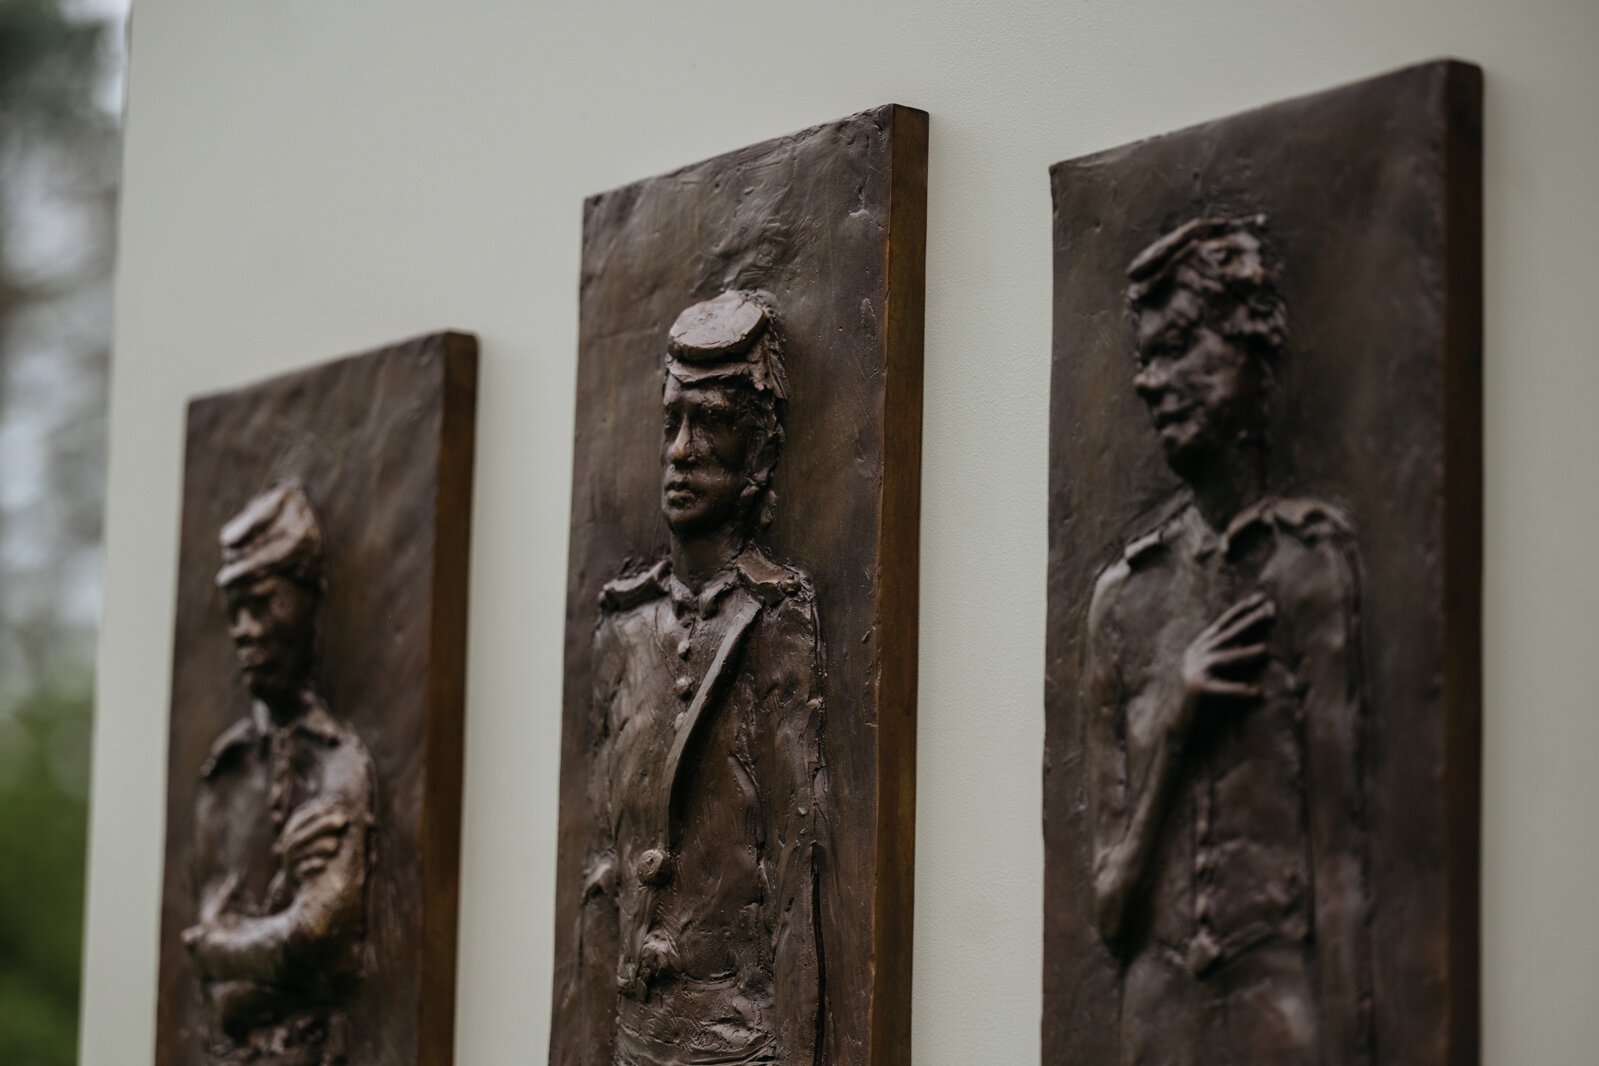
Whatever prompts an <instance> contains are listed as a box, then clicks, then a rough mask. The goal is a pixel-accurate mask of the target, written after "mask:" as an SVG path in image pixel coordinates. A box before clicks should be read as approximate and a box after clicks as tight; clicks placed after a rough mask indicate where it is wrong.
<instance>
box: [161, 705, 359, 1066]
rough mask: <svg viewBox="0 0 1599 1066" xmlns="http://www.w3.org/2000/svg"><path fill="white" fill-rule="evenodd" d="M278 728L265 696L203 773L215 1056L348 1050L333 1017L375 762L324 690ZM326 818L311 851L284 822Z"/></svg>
mask: <svg viewBox="0 0 1599 1066" xmlns="http://www.w3.org/2000/svg"><path fill="white" fill-rule="evenodd" d="M306 701H307V707H306V709H305V711H304V712H303V713H302V714H301V715H300V716H299V717H297V718H296V719H295V720H294V721H293V722H291V723H289V724H288V725H286V726H278V725H276V724H274V723H273V722H272V720H271V719H270V717H269V716H268V715H267V712H266V710H265V708H263V707H261V706H260V705H259V704H258V705H256V707H255V708H254V709H253V711H252V713H251V715H250V716H248V717H246V718H244V719H242V720H240V721H239V722H237V723H235V724H234V725H233V726H232V727H231V728H230V729H228V730H227V731H226V732H224V733H223V734H222V735H221V736H220V737H219V738H218V739H217V741H216V742H215V743H214V744H213V745H212V747H211V751H210V753H209V754H208V755H207V757H206V760H205V762H204V764H203V765H202V767H201V771H200V777H201V782H200V789H199V795H198V801H197V811H196V829H197V833H198V839H197V842H196V848H195V880H196V886H197V890H198V891H197V897H198V899H199V901H200V904H201V909H202V911H204V910H206V909H210V910H213V911H215V912H216V913H217V914H219V915H220V921H219V922H217V923H215V924H214V925H213V926H211V927H209V928H210V931H209V932H208V933H207V934H206V935H205V936H204V937H203V938H201V939H200V940H199V941H198V942H197V943H195V944H194V945H193V951H194V954H195V958H196V961H197V963H198V965H199V967H200V970H201V972H202V976H203V978H204V982H205V988H206V994H207V997H208V999H209V1000H210V1001H211V1003H212V1005H213V1006H214V1008H215V1010H216V1020H217V1025H216V1031H215V1032H214V1033H213V1040H212V1048H213V1050H212V1056H213V1061H215V1062H229V1063H232V1062H251V1063H261V1064H270V1066H278V1064H283V1066H291V1064H292V1066H300V1064H301V1063H305V1064H308V1066H321V1064H322V1063H324V1062H327V1063H332V1062H337V1061H342V1060H341V1059H340V1058H339V1055H340V1054H341V1052H340V1051H339V1049H338V1047H337V1045H338V1044H339V1043H340V1042H341V1040H342V1036H341V1034H340V1033H338V1032H337V1031H333V1030H336V1029H337V1024H338V1023H337V1020H336V1019H335V1018H334V1014H335V1012H336V1010H337V1004H338V1000H339V998H340V996H341V995H342V993H343V992H344V990H345V989H346V988H347V987H348V985H349V983H350V982H351V981H352V980H354V978H355V977H356V976H357V971H358V968H359V948H360V942H361V938H362V936H363V934H364V928H363V926H364V922H365V891H366V874H367V861H368V853H369V848H370V842H369V839H368V838H369V834H370V832H371V827H372V823H373V817H372V803H373V771H372V762H371V759H370V758H369V757H368V755H367V752H366V749H365V747H363V746H362V744H361V741H360V740H359V738H357V737H356V735H355V733H354V731H352V730H351V729H350V728H349V727H348V726H346V725H345V724H343V723H342V722H340V721H338V720H337V719H335V718H334V717H333V716H332V715H331V714H329V713H328V711H327V708H326V707H325V706H324V705H323V703H322V700H321V698H320V697H319V696H317V695H316V694H315V693H311V692H308V693H307V694H306ZM312 818H315V819H318V820H319V821H322V823H323V824H324V825H326V826H327V827H328V828H327V829H325V830H324V831H323V832H322V833H321V834H320V835H319V837H318V841H319V843H320V844H321V845H322V846H321V847H320V848H319V849H317V854H315V855H314V856H313V857H311V858H305V857H304V856H299V861H298V862H296V858H297V855H296V854H290V853H289V852H288V851H287V850H286V849H285V846H284V845H285V839H284V838H285V830H286V829H292V828H294V827H295V826H296V824H303V823H305V822H306V821H307V820H308V819H312Z"/></svg>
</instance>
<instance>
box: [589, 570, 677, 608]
mask: <svg viewBox="0 0 1599 1066" xmlns="http://www.w3.org/2000/svg"><path fill="white" fill-rule="evenodd" d="M668 569H669V564H668V561H667V560H665V559H662V560H661V561H660V562H658V563H656V564H655V565H654V566H652V567H650V568H649V569H647V570H640V571H639V572H638V573H636V574H629V575H625V576H623V577H619V578H616V579H615V580H614V581H607V582H606V583H605V586H604V587H603V588H601V589H600V609H601V610H605V611H625V610H627V609H628V608H629V607H637V606H638V605H639V604H641V603H645V602H647V601H649V600H653V599H655V598H656V597H658V596H664V595H666V575H667V571H668Z"/></svg>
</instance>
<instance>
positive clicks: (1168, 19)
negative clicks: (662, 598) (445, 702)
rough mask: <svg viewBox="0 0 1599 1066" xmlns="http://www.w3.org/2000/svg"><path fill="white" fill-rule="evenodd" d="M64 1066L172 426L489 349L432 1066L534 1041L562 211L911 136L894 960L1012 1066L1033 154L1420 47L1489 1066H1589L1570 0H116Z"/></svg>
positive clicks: (141, 695) (153, 611)
mask: <svg viewBox="0 0 1599 1066" xmlns="http://www.w3.org/2000/svg"><path fill="white" fill-rule="evenodd" d="M134 7H135V10H134V28H133V49H132V80H131V85H130V97H129V127H128V139H127V159H126V184H125V186H124V193H123V214H122V245H121V269H120V275H119V279H118V285H117V333H116V363H115V376H114V388H113V393H114V395H113V403H112V426H111V478H110V502H109V514H108V527H107V528H108V533H107V536H108V544H107V564H106V604H105V629H104V637H103V644H102V647H101V653H100V668H101V673H100V703H99V712H100V713H99V720H98V732H97V737H96V745H95V773H94V814H93V844H92V855H91V859H92V867H91V886H90V899H89V942H88V949H87V959H86V972H87V982H86V989H85V1001H84V1018H85V1028H84V1038H83V1057H82V1061H83V1062H84V1063H85V1064H86V1066H137V1064H139V1063H146V1062H149V1061H151V1049H152V1047H153V1040H154V1033H153V1030H154V1018H155V1003H154V996H155V993H154V980H155V972H156V959H155V944H156V924H157V910H158V904H157V897H158V893H159V887H160V861H161V844H162V841H161V833H162V830H161V826H162V815H161V806H162V800H163V793H164V780H163V774H164V768H165V765H166V753H165V739H164V738H165V735H166V728H167V725H166V719H167V695H168V670H169V663H170V659H171V632H172V618H171V613H172V604H173V590H174V587H175V586H174V566H175V556H176V544H177V529H176V524H177V515H178V492H179V470H180V454H179V449H180V443H181V439H182V437H181V429H182V424H183V406H182V405H183V401H184V398H185V397H186V396H188V395H189V394H191V393H194V392H197V391H201V390H208V389H214V388H218V387H223V386H228V385H233V384H235V383H239V382H242V381H244V380H247V379H250V378H254V377H257V376H260V375H262V374H264V373H267V372H271V371H275V370H279V369H282V368H287V367H290V366H295V365H298V364H302V363H305V362H309V361H312V360H315V359H318V358H321V357H324V356H331V355H334V354H337V353H342V352H346V351H351V350H355V349H360V348H365V347H368V346H370V345H373V344H375V343H378V342H381V341H385V340H389V339H393V338H398V337H402V336H405V335H408V334H411V333H415V332H419V331H423V330H430V329H435V328H439V327H443V326H456V327H462V328H468V329H472V330H475V331H477V332H478V333H479V334H480V335H481V337H482V340H483V359H484V362H483V368H482V384H483V393H482V402H481V409H480V413H479V423H478V432H479V437H478V471H477V476H478V481H477V505H476V514H475V515H474V523H475V530H474V540H473V565H472V570H473V587H472V592H471V595H472V615H471V661H470V690H469V691H470V697H469V698H470V710H469V724H468V736H467V782H468V784H467V793H466V826H465V858H464V862H465V868H464V871H463V886H462V887H463V896H462V907H463V914H462V923H461V950H460V966H461V981H460V1007H459V1036H458V1039H457V1048H458V1056H457V1057H458V1061H459V1062H460V1063H462V1064H463V1066H499V1064H502V1063H503V1064H517V1063H536V1062H542V1061H543V1057H544V1049H545V1046H546V1040H547V1036H548V1027H549V1007H548V1004H549V985H550V961H551V960H550V952H551V931H552V923H553V917H552V910H551V908H552V894H553V888H554V885H553V883H552V876H551V872H550V871H551V868H552V864H553V861H554V851H555V819H556V811H555V796H556V763H557V751H558V732H559V697H560V668H561V641H562V637H561V625H562V595H563V591H562V590H563V587H564V569H565V557H566V544H565V540H566V532H567V513H566V512H567V499H568V488H569V485H568V480H569V471H570V460H571V449H570V440H571V433H572V411H573V360H574V353H575V350H576V322H577V310H576V309H577V303H576V297H577V270H578V234H579V216H580V203H581V200H582V197H583V196H584V195H585V194H587V193H590V192H593V191H596V190H600V189H605V188H610V187H612V186H615V185H619V184H622V183H625V182H630V181H633V180H635V179H637V178H641V177H645V176H648V175H650V174H653V173H656V172H659V171H662V170H665V169H669V168H673V167H675V166H678V165H679V164H683V163H687V162H691V161H693V160H697V159H699V158H702V157H704V156H707V155H711V154H714V153H717V152H720V151H723V150H726V149H730V148H733V147H736V146H739V145H742V144H745V143H747V142H751V141H756V140H761V139H764V138H767V137H770V136H773V135H776V134H779V133H783V132H787V131H789V130H791V129H795V128H798V127H802V126H806V125H809V124H812V123H815V122H820V121H823V120H827V119H831V118H834V117H838V116H841V115H844V114H846V113H849V112H852V111H856V110H859V109H862V108H865V107H868V106H871V105H875V104H880V103H885V102H888V101H898V102H902V103H907V104H913V105H915V106H917V107H921V108H925V109H927V110H928V111H929V112H931V113H932V116H933V119H932V138H933V142H932V173H931V178H930V182H931V204H930V223H929V237H930V243H929V255H928V301H927V306H928V323H927V327H928V328H927V401H926V402H927V406H926V467H925V481H924V486H925V494H924V498H925V503H924V507H923V523H922V544H923V548H922V552H923V571H922V573H923V580H922V589H923V591H922V603H923V610H922V620H921V621H922V649H923V658H922V667H921V688H922V701H921V731H920V790H919V797H918V803H919V824H918V827H917V833H918V853H919V861H918V871H917V873H918V880H919V889H918V893H917V926H916V977H915V1012H916V1013H915V1041H916V1043H915V1048H916V1060H917V1062H918V1063H919V1064H925V1066H974V1064H976V1066H986V1064H991V1063H992V1064H1004V1066H1012V1064H1020V1066H1025V1064H1027V1063H1033V1062H1036V1061H1037V1059H1038V1037H1037V1034H1038V1020H1039V1011H1040V992H1039V969H1040V948H1039V935H1040V930H1041V927H1042V918H1041V914H1042V911H1043V908H1044V905H1045V900H1044V899H1043V879H1042V863H1043V854H1042V846H1041V843H1040V830H1039V802H1040V799H1039V796H1040V785H1039V780H1040V779H1039V774H1040V769H1039V766H1040V752H1041V746H1042V742H1043V713H1042V708H1041V701H1042V691H1043V640H1044V630H1043V627H1044V570H1045V441H1046V434H1047V414H1048V412H1047V394H1048V388H1047V386H1048V374H1049V345H1050V249H1049V241H1050V204H1049V195H1048V181H1047V176H1046V173H1045V168H1046V167H1047V166H1048V165H1049V164H1050V163H1053V162H1055V161H1056V160H1059V159H1064V158H1066V157H1069V156H1073V155H1078V154H1080V153H1084V152H1089V151H1093V150H1096V149H1100V148H1105V147H1109V146H1112V145H1115V144H1119V143H1122V142H1124V141H1127V140H1131V139H1134V138H1137V137H1142V136H1146V135H1149V134H1153V133H1157V132H1160V131H1163V130H1168V129H1172V128H1175V127H1178V126H1182V125H1186V124H1189V123H1193V122H1196V121H1200V120H1203V119H1208V118H1212V117H1216V116H1219V115H1223V114H1227V113H1229V112H1232V111H1236V110H1241V109H1244V108H1248V107H1251V106H1254V105H1257V104H1263V103H1266V102H1269V101H1271V100H1273V99H1276V98H1278V97H1281V96H1284V95H1291V94H1295V93H1300V92H1305V91H1310V90H1315V89H1320V88H1323V87H1327V86H1330V85H1333V84H1336V83H1339V82H1342V81H1347V80H1351V79H1354V78H1357V77H1361V76H1364V75H1367V74H1372V73H1376V72H1379V71H1382V70H1385V69H1388V68H1391V67H1395V66H1400V65H1403V64H1406V63H1409V62H1412V61H1416V60H1420V59H1426V58H1431V57H1435V56H1439V55H1444V54H1451V55H1458V56H1461V57H1465V58H1469V59H1473V60H1476V61H1477V62H1479V63H1481V64H1483V65H1484V67H1485V68H1486V70H1487V101H1488V103H1487V126H1488V134H1487V136H1488V156H1487V188H1488V200H1487V255H1488V259H1487V291H1488V306H1487V340H1488V348H1487V370H1486V388H1487V391H1488V397H1487V455H1488V469H1487V543H1488V548H1487V561H1486V563H1487V590H1486V591H1487V618H1488V621H1487V623H1486V646H1487V693H1486V697H1487V698H1486V706H1487V723H1486V734H1487V736H1486V743H1487V753H1486V780H1485V790H1486V791H1485V805H1486V812H1487V813H1486V818H1485V825H1484V855H1485V872H1484V889H1485V901H1484V906H1485V913H1484V932H1483V936H1484V948H1485V951H1484V972H1485V978H1484V984H1485V987H1484V1003H1485V1020H1484V1027H1485V1038H1486V1047H1487V1054H1486V1061H1487V1063H1489V1064H1490V1066H1522V1064H1527V1063H1536V1064H1539V1066H1561V1064H1574V1066H1575V1064H1581V1063H1589V1062H1592V1061H1594V1060H1593V1056H1594V1054H1595V1051H1594V1049H1595V1048H1599V1010H1595V1009H1594V1006H1593V1004H1594V995H1595V990H1596V989H1599V907H1596V904H1595V896H1596V891H1595V886H1599V831H1596V829H1595V827H1594V825H1593V823H1592V822H1591V821H1590V820H1589V816H1590V815H1591V814H1592V813H1593V812H1596V811H1599V771H1596V770H1595V769H1594V768H1593V766H1592V765H1591V763H1592V759H1593V756H1594V755H1595V754H1596V753H1599V704H1596V701H1595V699H1594V697H1593V691H1592V685H1591V681H1590V674H1589V671H1590V670H1591V668H1592V662H1593V657H1594V653H1593V647H1594V633H1595V617H1596V615H1599V555H1596V553H1595V552H1594V550H1593V549H1592V547H1591V545H1590V542H1589V541H1588V539H1587V538H1588V537H1589V536H1590V535H1591V534H1592V531H1594V530H1595V529H1599V478H1596V476H1595V474H1594V470H1593V467H1592V465H1591V464H1592V462H1593V458H1594V456H1596V455H1599V418H1596V417H1595V414H1594V407H1595V401H1596V400H1599V350H1596V348H1599V345H1596V343H1595V339H1594V338H1595V331H1594V328H1593V326H1592V321H1593V316H1594V300H1595V297H1594V291H1595V288H1596V282H1599V268H1596V266H1595V263H1596V262H1599V210H1596V208H1595V204H1594V191H1595V189H1599V122H1596V120H1595V118H1594V110H1595V107H1596V106H1599V63H1596V62H1595V59H1594V57H1595V55H1596V54H1599V6H1596V5H1595V4H1594V3H1593V0H1520V2H1509V0H1506V2H1504V3H1499V4H1495V3H1490V2H1485V0H1339V2H1335V3H1329V2H1327V0H1315V2H1302V0H1276V2H1269V3H1268V2H1260V3H1254V4H1252V3H1249V2H1248V0H1208V2H1197V0H1196V2H1189V3H1169V2H1168V3H1161V2H1158V0H1044V2H1038V3H1017V4H1004V3H999V2H993V3H988V4H982V3H972V2H969V0H884V2H877V3H865V2H859V0H857V2H847V0H809V2H790V3H787V4H782V5H778V4H771V3H762V2H755V0H743V2H738V3H735V2H731V0H674V2H670V3H662V2H658V0H629V2H621V3H612V4H602V3H597V2H588V3H576V2H574V3H567V4H563V5H556V4H553V3H542V4H541V3H537V2H529V0H518V2H512V0H501V2H491V0H451V2H436V3H421V2H417V0H381V2H380V0H337V2H328V0H226V2H218V0H137V2H136V3H135V5H134Z"/></svg>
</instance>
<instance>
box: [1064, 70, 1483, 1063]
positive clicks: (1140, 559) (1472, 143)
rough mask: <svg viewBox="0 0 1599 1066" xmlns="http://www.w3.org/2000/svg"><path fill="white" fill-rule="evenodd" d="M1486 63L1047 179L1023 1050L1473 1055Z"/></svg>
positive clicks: (1299, 103)
mask: <svg viewBox="0 0 1599 1066" xmlns="http://www.w3.org/2000/svg"><path fill="white" fill-rule="evenodd" d="M1480 138H1481V75H1480V72H1479V71H1477V69H1476V68H1474V67H1470V66H1467V65H1464V64H1459V63H1448V62H1441V63H1433V64H1427V65H1424V66H1419V67H1414V68H1410V69H1407V70H1404V71H1400V72H1397V73H1395V74H1391V75H1388V76H1385V77H1382V78H1376V79H1373V80H1370V81H1367V82H1362V83H1359V84H1356V85H1352V86H1348V87H1345V88H1342V89H1336V90H1333V91H1330V92H1327V93H1323V94H1320V95H1317V96H1311V97H1306V98H1303V99H1299V100H1293V101H1289V102H1287V103H1283V104H1279V105H1276V106H1273V107H1269V108H1265V109H1262V110H1260V111H1255V112H1250V113H1248V114H1244V115H1240V116H1236V117H1234V118H1230V119H1225V120H1222V121H1219V122H1214V123H1210V124H1208V125H1205V126H1200V127H1196V128H1194V129H1190V130H1185V131H1183V132H1180V133H1175V134H1170V135H1168V136H1164V137H1158V138H1155V139H1153V140H1149V141H1144V142H1140V143H1138V144H1135V145H1131V146H1128V147H1126V148H1121V149H1116V150H1113V151H1109V152H1104V153H1101V154H1098V155H1094V156H1088V157H1085V158H1082V159H1077V160H1072V161H1070V162H1066V163H1062V164H1060V165H1058V166H1057V167H1055V168H1054V169H1053V171H1052V177H1053V189H1054V198H1055V220H1056V222H1055V225H1056V229H1055V255H1056V284H1055V359H1054V382H1053V393H1052V409H1051V455H1050V491H1051V500H1050V575H1049V581H1050V584H1049V611H1050V628H1049V636H1048V661H1047V690H1046V704H1047V705H1046V713H1047V730H1048V736H1047V746H1046V757H1045V771H1044V779H1045V785H1044V805H1045V806H1044V814H1045V856H1046V858H1045V862H1046V873H1045V877H1046V915H1045V937H1046V940H1045V964H1044V965H1045V970H1044V988H1045V1015H1044V1023H1043V1046H1044V1062H1046V1063H1051V1064H1053V1063H1071V1062H1095V1063H1117V1062H1120V1063H1124V1064H1129V1066H1131V1064H1139V1066H1144V1064H1150V1066H1153V1064H1160V1066H1180V1064H1184V1063H1192V1064H1195V1066H1199V1064H1206V1066H1210V1064H1215V1063H1265V1062H1271V1063H1283V1064H1290V1063H1292V1064H1304V1066H1345V1064H1371V1063H1393V1064H1400V1063H1403V1064H1406V1066H1411V1064H1414V1066H1444V1064H1446V1063H1447V1064H1450V1066H1455V1064H1462V1063H1471V1062H1475V1061H1476V1056H1477V1028H1476V1019H1477V982H1478V976H1477V929H1476V916H1477V871H1476V859H1477V820H1478V802H1477V790H1478V784H1477V782H1478V766H1479V757H1478V750H1477V749H1478V744H1479V740H1478V736H1479V733H1478V730H1479V714H1480V711H1479V701H1480V691H1479V680H1478V673H1479V663H1480V650H1479V637H1478V632H1477V625H1478V619H1479V613H1478V596H1479V593H1478V588H1479V583H1480V574H1479V569H1480V529H1481V514H1480V510H1481V495H1480V487H1479V486H1480V469H1481V463H1480V450H1479V449H1480V444H1479V440H1480V432H1481V428H1480V399H1479V394H1480V359H1481V350H1480V349H1481V335H1480V316H1481V310H1480V304H1481V280H1480V244H1481V242H1480V233H1481V200H1480V196H1481V194H1480Z"/></svg>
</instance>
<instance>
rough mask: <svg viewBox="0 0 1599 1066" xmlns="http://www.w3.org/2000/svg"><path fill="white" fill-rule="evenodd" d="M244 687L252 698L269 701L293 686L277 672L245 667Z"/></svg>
mask: <svg viewBox="0 0 1599 1066" xmlns="http://www.w3.org/2000/svg"><path fill="white" fill-rule="evenodd" d="M244 687H245V688H247V689H249V690H250V695H252V696H256V697H258V698H260V699H270V698H272V697H273V696H281V695H283V694H284V693H286V692H288V691H290V690H291V689H293V687H294V686H293V685H292V684H290V683H289V682H288V680H287V679H286V678H285V677H284V676H283V674H282V673H281V672H280V671H278V670H275V669H264V668H262V667H249V666H247V667H245V669H244Z"/></svg>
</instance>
